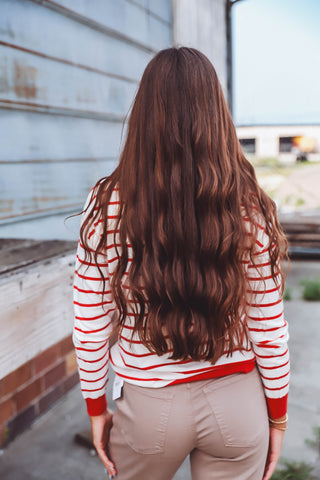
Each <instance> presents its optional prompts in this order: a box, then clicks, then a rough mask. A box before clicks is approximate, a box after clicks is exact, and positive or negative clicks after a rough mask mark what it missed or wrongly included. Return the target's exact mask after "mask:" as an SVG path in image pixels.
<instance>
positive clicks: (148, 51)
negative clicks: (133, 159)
mask: <svg viewBox="0 0 320 480" xmlns="http://www.w3.org/2000/svg"><path fill="white" fill-rule="evenodd" d="M160 4H161V6H159V5H160ZM170 12H171V1H170V0H161V2H156V1H151V0H147V1H137V0H91V1H90V2H88V1H86V0H60V1H54V2H53V1H51V0H2V1H1V2H0V122H1V127H0V168H1V177H0V224H2V225H3V228H2V232H1V233H0V234H1V235H2V236H7V237H8V236H21V231H27V232H29V235H30V232H34V233H33V235H32V236H33V237H35V238H50V235H51V236H52V238H55V232H56V230H57V221H58V222H61V218H62V217H61V216H59V215H57V217H56V221H55V220H54V219H53V217H51V218H52V219H53V220H52V222H45V224H46V226H48V225H51V227H49V228H50V229H51V231H50V232H48V230H46V232H41V225H43V224H44V223H43V219H44V218H45V217H46V216H48V215H52V214H59V213H63V214H64V215H65V214H66V212H72V211H79V209H81V207H82V205H83V201H84V197H85V195H86V193H87V190H88V188H89V187H91V186H92V184H93V183H94V182H95V181H96V180H97V179H98V178H100V177H101V176H103V175H106V174H108V173H110V171H111V170H112V169H113V168H114V166H115V164H116V162H117V158H118V155H119V151H120V142H121V130H122V121H123V118H124V115H125V114H126V112H127V110H128V108H129V106H130V103H131V101H132V99H133V96H134V93H135V91H136V88H137V85H138V81H139V79H140V77H141V74H142V71H143V69H144V67H145V65H146V63H147V62H148V61H149V59H150V58H151V57H152V56H153V55H154V53H155V52H156V51H157V50H158V49H161V48H165V47H167V46H169V45H170V43H171V16H170V15H171V14H170ZM37 218H38V219H39V220H38V221H37ZM41 219H42V220H41ZM19 220H24V221H23V222H20V223H19V222H18V221H19ZM26 220H29V226H30V225H32V228H31V229H30V228H26V226H27V224H28V222H26ZM8 223H10V225H9V224H8ZM22 226H23V228H22V229H21V228H20V227H22ZM37 226H38V228H37ZM46 228H47V227H46ZM59 228H60V227H59ZM68 237H69V238H70V235H69V236H68V234H67V233H66V238H68ZM59 238H61V228H60V233H59Z"/></svg>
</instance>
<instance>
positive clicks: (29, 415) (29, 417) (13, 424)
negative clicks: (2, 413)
mask: <svg viewBox="0 0 320 480" xmlns="http://www.w3.org/2000/svg"><path fill="white" fill-rule="evenodd" d="M34 419H35V407H34V405H30V407H28V408H26V409H25V410H23V411H22V412H20V413H19V414H18V415H16V416H15V417H13V418H12V419H11V420H10V421H9V422H8V441H11V440H13V439H14V438H15V437H16V435H18V434H19V433H21V432H23V430H25V429H26V428H27V427H29V426H30V425H31V423H32V422H33V421H34Z"/></svg>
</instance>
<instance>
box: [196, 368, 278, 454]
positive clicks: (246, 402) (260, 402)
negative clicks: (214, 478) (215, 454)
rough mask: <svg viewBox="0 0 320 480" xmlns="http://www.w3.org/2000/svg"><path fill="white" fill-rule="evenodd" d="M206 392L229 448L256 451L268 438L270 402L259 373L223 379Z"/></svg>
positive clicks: (253, 372)
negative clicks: (267, 402)
mask: <svg viewBox="0 0 320 480" xmlns="http://www.w3.org/2000/svg"><path fill="white" fill-rule="evenodd" d="M203 391H204V394H205V395H206V398H207V401H208V403H209V405H210V407H211V409H212V411H213V413H214V415H215V418H216V420H217V424H218V426H219V429H220V432H221V435H222V437H223V440H224V445H225V446H226V447H243V448H245V447H252V446H254V445H257V443H258V442H259V441H261V439H262V438H263V437H264V436H265V435H268V431H269V429H268V420H267V419H268V417H267V408H266V400H265V396H264V392H263V388H262V384H261V380H260V377H259V374H258V372H257V371H256V369H255V370H253V371H252V372H250V373H237V374H234V375H230V376H226V377H221V378H220V379H217V381H213V382H212V383H209V384H207V385H206V386H205V387H204V388H203Z"/></svg>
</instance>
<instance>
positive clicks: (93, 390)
mask: <svg viewBox="0 0 320 480" xmlns="http://www.w3.org/2000/svg"><path fill="white" fill-rule="evenodd" d="M107 382H108V378H107V380H106V381H105V383H104V384H103V385H102V387H100V388H94V389H90V388H82V387H81V390H82V391H83V392H97V391H98V390H102V389H103V388H104V387H105V386H106V384H107Z"/></svg>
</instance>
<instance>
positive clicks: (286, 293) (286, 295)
mask: <svg viewBox="0 0 320 480" xmlns="http://www.w3.org/2000/svg"><path fill="white" fill-rule="evenodd" d="M283 300H286V301H288V300H292V294H291V290H290V288H289V287H285V289H284V292H283Z"/></svg>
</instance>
